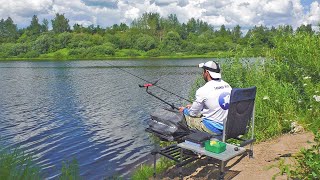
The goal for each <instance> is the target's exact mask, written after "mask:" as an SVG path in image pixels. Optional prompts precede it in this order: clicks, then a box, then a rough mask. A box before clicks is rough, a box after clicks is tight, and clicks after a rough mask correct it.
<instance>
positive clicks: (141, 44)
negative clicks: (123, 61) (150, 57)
mask: <svg viewBox="0 0 320 180" xmlns="http://www.w3.org/2000/svg"><path fill="white" fill-rule="evenodd" d="M136 46H137V48H138V49H139V50H143V51H149V50H151V49H154V48H155V47H156V41H155V40H154V38H153V37H151V36H149V35H142V36H141V37H140V38H138V39H137V42H136Z"/></svg>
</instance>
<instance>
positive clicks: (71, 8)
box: [0, 0, 320, 27]
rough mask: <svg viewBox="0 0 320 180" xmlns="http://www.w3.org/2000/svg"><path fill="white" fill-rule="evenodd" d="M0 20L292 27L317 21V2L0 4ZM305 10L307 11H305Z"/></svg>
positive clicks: (51, 0) (45, 0)
mask: <svg viewBox="0 0 320 180" xmlns="http://www.w3.org/2000/svg"><path fill="white" fill-rule="evenodd" d="M0 4H1V7H0V18H4V19H6V18H7V17H8V16H10V17H11V18H12V19H13V20H14V22H15V23H16V24H18V25H19V27H25V26H27V25H29V24H30V21H31V18H32V16H33V15H34V14H35V15H37V16H38V18H39V19H40V20H41V19H43V18H47V19H48V20H51V19H53V18H54V16H55V14H56V13H60V14H65V16H66V17H67V18H68V19H69V20H70V25H71V26H72V25H73V24H74V23H79V24H83V25H85V26H88V25H91V24H95V25H98V24H99V25H100V26H102V27H106V26H111V25H113V24H119V23H121V22H125V23H127V24H128V25H129V24H130V23H131V22H132V20H134V19H136V18H138V17H140V16H141V15H142V14H143V13H145V12H158V13H160V15H161V16H162V17H167V16H168V15H169V14H176V15H177V17H178V19H179V21H180V22H187V21H188V20H189V19H190V18H192V17H194V18H196V19H198V18H199V19H201V20H203V21H206V22H208V23H209V24H211V25H213V26H215V27H217V26H221V25H222V24H224V25H226V26H229V27H233V26H235V25H237V24H239V25H240V26H242V27H251V26H254V25H266V26H272V25H273V26H278V25H283V24H290V25H292V26H294V27H297V26H300V25H301V24H303V23H304V24H307V23H312V24H313V25H317V23H318V21H319V20H320V7H319V2H317V1H314V2H312V3H311V4H310V5H308V6H305V7H304V6H303V5H302V4H301V1H300V0H68V1H66V0H29V1H25V0H14V1H13V0H10V1H9V3H8V2H7V1H6V0H0ZM306 7H308V8H307V9H306Z"/></svg>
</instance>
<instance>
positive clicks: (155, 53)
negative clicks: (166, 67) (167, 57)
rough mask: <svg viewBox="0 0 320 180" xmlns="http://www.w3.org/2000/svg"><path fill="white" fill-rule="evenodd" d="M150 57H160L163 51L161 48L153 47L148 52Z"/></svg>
mask: <svg viewBox="0 0 320 180" xmlns="http://www.w3.org/2000/svg"><path fill="white" fill-rule="evenodd" d="M146 55H147V56H149V57H158V56H161V51H160V50H159V49H151V50H149V51H148V52H147V53H146Z"/></svg>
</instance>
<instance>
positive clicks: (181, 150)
mask: <svg viewBox="0 0 320 180" xmlns="http://www.w3.org/2000/svg"><path fill="white" fill-rule="evenodd" d="M182 160H183V149H182V148H181V149H180V166H179V178H180V179H181V180H182V179H183V176H182V166H181V164H182Z"/></svg>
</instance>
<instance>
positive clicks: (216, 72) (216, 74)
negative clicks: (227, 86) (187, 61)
mask: <svg viewBox="0 0 320 180" xmlns="http://www.w3.org/2000/svg"><path fill="white" fill-rule="evenodd" d="M199 67H200V68H203V69H205V70H208V71H209V74H210V76H211V77H212V78H214V79H221V73H220V67H219V64H218V63H216V62H214V61H208V62H206V63H200V64H199Z"/></svg>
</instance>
